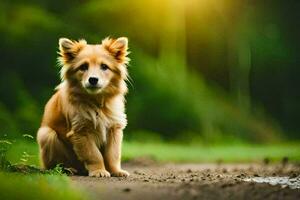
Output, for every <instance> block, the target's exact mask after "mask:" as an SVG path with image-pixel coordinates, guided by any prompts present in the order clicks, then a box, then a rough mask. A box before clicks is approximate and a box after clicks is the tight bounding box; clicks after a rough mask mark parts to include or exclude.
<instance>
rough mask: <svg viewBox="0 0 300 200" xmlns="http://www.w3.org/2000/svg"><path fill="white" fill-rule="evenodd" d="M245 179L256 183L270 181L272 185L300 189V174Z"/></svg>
mask: <svg viewBox="0 0 300 200" xmlns="http://www.w3.org/2000/svg"><path fill="white" fill-rule="evenodd" d="M244 181H247V182H255V183H268V184H270V185H281V187H282V188H285V187H289V188H291V189H300V176H298V177H295V178H290V177H288V176H283V177H279V176H270V177H253V178H246V179H244Z"/></svg>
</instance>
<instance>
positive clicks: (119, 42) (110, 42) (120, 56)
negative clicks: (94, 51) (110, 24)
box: [102, 37, 129, 64]
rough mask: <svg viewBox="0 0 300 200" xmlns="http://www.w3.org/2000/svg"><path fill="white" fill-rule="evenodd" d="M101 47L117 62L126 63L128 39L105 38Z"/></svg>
mask: <svg viewBox="0 0 300 200" xmlns="http://www.w3.org/2000/svg"><path fill="white" fill-rule="evenodd" d="M102 45H103V47H104V48H105V49H106V50H107V51H108V52H109V53H110V54H111V55H112V56H113V57H114V58H115V59H116V60H117V61H118V62H119V63H126V64H127V63H128V61H129V58H127V55H128V53H129V52H128V39H127V38H126V37H120V38H118V39H111V38H105V39H104V40H103V41H102Z"/></svg>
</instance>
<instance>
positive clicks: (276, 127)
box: [0, 0, 300, 162]
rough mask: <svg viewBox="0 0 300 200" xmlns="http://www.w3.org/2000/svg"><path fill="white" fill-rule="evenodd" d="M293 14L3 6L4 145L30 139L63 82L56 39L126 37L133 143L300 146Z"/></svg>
mask: <svg viewBox="0 0 300 200" xmlns="http://www.w3.org/2000/svg"><path fill="white" fill-rule="evenodd" d="M158 5H159V6H158ZM266 5H268V6H266ZM65 8H68V9H65ZM279 10H283V11H288V12H289V15H283V14H282V13H284V12H279ZM153 13H155V14H153ZM297 13H299V12H298V10H297V6H293V3H290V4H284V3H281V2H280V1H279V0H275V1H272V2H269V3H261V2H255V3H249V2H248V1H238V0H211V1H208V0H207V1H171V0H164V1H158V0H154V1H153V0H151V1H150V0H147V1H138V0H122V1H117V0H113V1H111V0H102V1H96V0H90V1H84V2H82V1H74V2H72V3H70V1H66V0H62V1H59V2H58V1H56V0H53V1H51V2H50V1H49V2H46V1H35V0H29V1H26V2H24V1H21V0H14V1H1V2H0V34H1V37H2V42H1V43H0V55H1V66H2V67H1V74H0V93H1V94H0V136H6V137H7V138H21V137H22V135H23V134H29V135H35V132H36V130H37V128H38V126H39V125H40V120H41V115H42V112H43V106H44V105H45V103H46V101H47V100H48V99H49V97H50V96H51V95H52V94H53V88H54V87H55V85H57V84H58V83H59V77H58V71H59V69H58V68H56V67H55V65H56V56H57V55H56V51H57V45H58V44H57V43H58V38H59V37H70V38H73V39H79V38H85V39H87V40H88V42H90V43H100V42H101V39H102V38H104V37H106V36H112V37H119V36H123V35H124V36H127V37H129V42H130V48H131V49H130V50H131V52H132V53H131V54H130V58H131V59H132V62H131V64H130V66H129V72H130V75H131V76H132V82H133V84H132V85H133V86H132V87H131V86H130V90H129V91H130V93H129V95H128V104H127V113H128V119H129V120H128V122H129V125H128V129H127V132H128V137H129V138H130V139H134V138H135V135H134V134H135V133H138V134H137V135H139V136H136V139H137V140H142V138H143V136H142V135H143V134H145V137H146V138H149V140H168V141H169V140H178V141H182V142H185V143H190V142H191V141H192V142H194V141H196V140H197V142H203V143H205V142H210V143H227V142H230V141H232V140H234V141H250V142H274V141H278V140H281V139H285V138H293V139H295V138H296V139H297V138H299V134H298V132H299V126H298V121H297V119H299V113H300V107H299V104H298V102H299V100H300V99H299V95H297V94H298V87H295V86H296V85H299V78H298V76H297V74H299V67H298V54H297V52H299V51H298V48H297V44H298V43H299V37H298V35H299V30H298V29H297V30H294V29H293V28H292V27H297V26H295V25H292V23H291V22H293V21H294V19H298V18H299V17H296V15H297ZM149 133H150V134H151V133H156V134H153V136H149ZM157 134H159V136H158V135H157ZM151 137H152V138H151ZM21 155H22V156H23V157H22V159H23V160H24V162H25V161H26V160H30V159H34V158H32V157H30V156H31V154H29V153H28V152H27V153H26V152H25V153H22V154H21ZM19 159H20V158H18V160H19ZM36 160H37V158H36ZM35 162H37V161H35Z"/></svg>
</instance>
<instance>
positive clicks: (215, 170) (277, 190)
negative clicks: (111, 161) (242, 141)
mask: <svg viewBox="0 0 300 200" xmlns="http://www.w3.org/2000/svg"><path fill="white" fill-rule="evenodd" d="M124 169H126V170H128V171H129V172H130V173H131V176H130V177H128V178H116V177H112V178H92V177H81V176H73V177H71V179H72V181H73V183H74V184H75V185H76V187H80V188H82V189H83V190H85V191H86V192H87V194H89V195H90V197H91V199H142V200H147V199H164V200H165V199H166V200H168V199H300V167H299V165H290V164H289V165H287V164H286V165H282V164H280V165H262V164H243V165H241V164H224V165H223V164H219V165H217V164H161V165H158V164H153V163H152V164H151V163H150V164H149V163H148V164H144V163H139V162H132V163H127V164H125V165H124ZM266 177H269V178H266ZM273 177H277V178H273ZM278 177H284V178H281V179H278ZM255 181H257V182H262V181H269V182H271V183H272V184H278V185H270V184H267V183H257V182H255ZM292 188H294V189H292Z"/></svg>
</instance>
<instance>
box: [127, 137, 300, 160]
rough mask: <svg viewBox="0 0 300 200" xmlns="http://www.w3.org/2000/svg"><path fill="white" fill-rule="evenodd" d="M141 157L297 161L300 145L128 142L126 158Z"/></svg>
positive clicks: (299, 158)
mask: <svg viewBox="0 0 300 200" xmlns="http://www.w3.org/2000/svg"><path fill="white" fill-rule="evenodd" d="M138 156H149V157H152V158H154V159H156V160H158V161H162V162H169V161H172V162H215V161H220V160H222V161H224V162H259V161H262V160H263V159H264V158H269V159H270V160H271V161H279V160H281V159H282V158H283V157H288V158H289V160H291V161H296V162H298V161H300V144H299V143H290V144H272V145H262V144H261V145H250V144H243V145H242V144H234V145H221V146H220V145H218V146H203V145H182V144H165V143H157V144H155V143H149V144H148V143H145V144H143V143H136V142H125V143H124V147H123V158H124V159H132V158H134V157H138Z"/></svg>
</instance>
